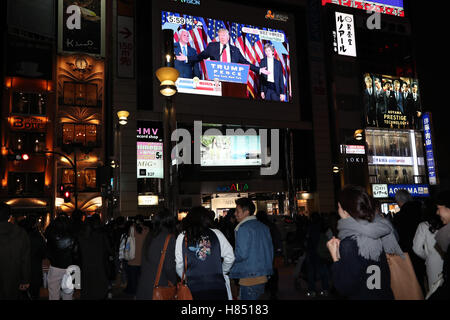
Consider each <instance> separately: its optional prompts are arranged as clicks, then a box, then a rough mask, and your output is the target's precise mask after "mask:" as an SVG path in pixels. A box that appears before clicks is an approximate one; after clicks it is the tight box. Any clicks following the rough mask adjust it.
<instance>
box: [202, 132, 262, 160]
mask: <svg viewBox="0 0 450 320" xmlns="http://www.w3.org/2000/svg"><path fill="white" fill-rule="evenodd" d="M201 141H202V142H201V146H200V148H201V149H200V154H201V157H200V161H201V166H260V165H261V164H262V161H261V143H260V137H259V136H240V135H236V136H202V139H201Z"/></svg>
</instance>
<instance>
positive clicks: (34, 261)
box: [21, 215, 46, 300]
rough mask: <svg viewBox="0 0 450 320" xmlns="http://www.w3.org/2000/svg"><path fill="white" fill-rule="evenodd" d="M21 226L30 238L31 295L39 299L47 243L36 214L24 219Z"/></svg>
mask: <svg viewBox="0 0 450 320" xmlns="http://www.w3.org/2000/svg"><path fill="white" fill-rule="evenodd" d="M21 226H22V227H23V228H24V229H25V231H26V232H27V234H28V236H29V238H30V254H31V282H30V289H29V290H30V294H31V297H32V298H33V299H34V300H37V299H39V292H40V289H41V287H42V260H44V259H45V258H46V255H45V253H46V243H45V239H44V237H43V236H42V234H41V233H40V232H39V230H38V228H37V219H36V217H35V216H33V215H30V216H28V217H27V218H26V219H24V220H23V223H22V224H21Z"/></svg>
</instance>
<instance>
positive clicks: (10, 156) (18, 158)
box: [8, 153, 30, 161]
mask: <svg viewBox="0 0 450 320" xmlns="http://www.w3.org/2000/svg"><path fill="white" fill-rule="evenodd" d="M29 159H30V156H29V155H28V153H14V154H8V160H10V161H14V160H16V161H21V160H24V161H27V160H29Z"/></svg>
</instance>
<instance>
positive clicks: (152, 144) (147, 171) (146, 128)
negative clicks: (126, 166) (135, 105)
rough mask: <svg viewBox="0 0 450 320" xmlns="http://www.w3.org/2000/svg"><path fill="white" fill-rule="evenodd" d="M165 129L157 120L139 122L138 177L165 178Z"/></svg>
mask: <svg viewBox="0 0 450 320" xmlns="http://www.w3.org/2000/svg"><path fill="white" fill-rule="evenodd" d="M163 136H164V135H163V129H162V125H161V124H160V123H157V122H150V121H138V122H137V136H136V138H137V139H136V141H137V177H138V178H158V179H163V178H164V161H163Z"/></svg>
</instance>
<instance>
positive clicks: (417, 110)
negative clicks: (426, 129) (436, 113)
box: [411, 82, 422, 129]
mask: <svg viewBox="0 0 450 320" xmlns="http://www.w3.org/2000/svg"><path fill="white" fill-rule="evenodd" d="M411 95H412V112H413V126H414V129H420V127H421V123H422V122H421V121H420V117H421V116H422V106H421V105H420V96H419V88H418V84H417V83H415V82H414V83H413V84H412V86H411Z"/></svg>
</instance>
